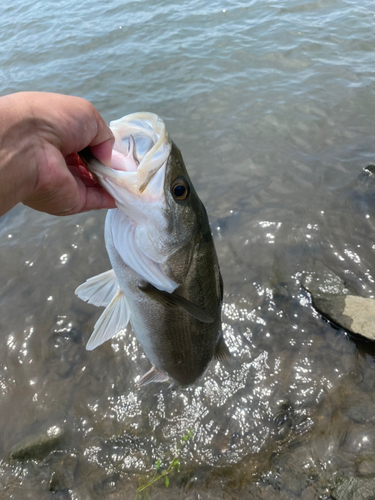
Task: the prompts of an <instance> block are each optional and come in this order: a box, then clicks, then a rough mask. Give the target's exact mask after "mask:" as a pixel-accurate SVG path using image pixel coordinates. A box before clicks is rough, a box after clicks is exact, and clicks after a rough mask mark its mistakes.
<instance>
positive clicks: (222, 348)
mask: <svg viewBox="0 0 375 500" xmlns="http://www.w3.org/2000/svg"><path fill="white" fill-rule="evenodd" d="M214 358H215V359H219V360H225V359H231V358H232V356H231V353H230V351H229V349H228V347H227V345H226V343H225V340H224V337H223V334H221V337H220V339H219V342H218V344H217V346H216V351H215V355H214Z"/></svg>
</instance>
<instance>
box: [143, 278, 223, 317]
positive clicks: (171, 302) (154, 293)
mask: <svg viewBox="0 0 375 500" xmlns="http://www.w3.org/2000/svg"><path fill="white" fill-rule="evenodd" d="M139 289H140V290H142V292H144V293H146V294H147V295H148V296H149V297H152V298H153V299H155V300H157V301H158V302H159V303H160V304H163V305H164V306H165V307H175V306H179V307H182V309H184V310H185V311H186V312H187V313H188V314H190V316H193V317H194V318H196V319H199V321H202V323H213V321H214V319H213V317H212V316H210V315H209V314H207V313H206V312H205V311H203V309H201V308H200V307H199V306H197V305H195V304H193V303H192V302H190V301H189V300H187V299H185V298H184V297H180V295H176V294H175V293H174V292H173V293H168V292H165V291H163V290H158V289H157V288H155V287H154V286H153V285H151V284H150V283H147V285H145V286H139Z"/></svg>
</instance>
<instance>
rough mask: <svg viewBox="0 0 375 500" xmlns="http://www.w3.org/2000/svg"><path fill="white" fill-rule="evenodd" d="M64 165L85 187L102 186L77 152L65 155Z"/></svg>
mask: <svg viewBox="0 0 375 500" xmlns="http://www.w3.org/2000/svg"><path fill="white" fill-rule="evenodd" d="M65 161H66V165H67V167H68V169H69V170H70V172H71V174H72V175H74V177H79V178H80V179H81V180H82V182H83V183H84V184H85V186H86V187H95V188H102V186H101V185H100V184H99V182H98V181H97V179H96V177H95V176H94V175H93V174H92V173H91V172H90V171H89V170H88V169H87V167H86V166H85V164H84V163H83V161H82V159H81V158H80V156H79V155H78V154H77V153H72V154H70V155H68V156H66V157H65Z"/></svg>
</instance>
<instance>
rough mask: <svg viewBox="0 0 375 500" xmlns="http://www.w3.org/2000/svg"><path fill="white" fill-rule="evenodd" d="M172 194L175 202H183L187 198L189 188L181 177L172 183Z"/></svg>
mask: <svg viewBox="0 0 375 500" xmlns="http://www.w3.org/2000/svg"><path fill="white" fill-rule="evenodd" d="M172 194H173V198H174V199H175V200H176V201H181V200H185V198H187V196H188V194H189V186H188V184H187V182H186V181H185V180H184V179H181V177H180V178H178V179H176V180H175V181H174V183H173V186H172Z"/></svg>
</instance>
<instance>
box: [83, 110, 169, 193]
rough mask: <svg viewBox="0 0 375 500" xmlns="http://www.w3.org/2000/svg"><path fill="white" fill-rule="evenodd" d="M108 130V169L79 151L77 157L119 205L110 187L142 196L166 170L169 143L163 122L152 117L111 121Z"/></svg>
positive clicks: (146, 114)
mask: <svg viewBox="0 0 375 500" xmlns="http://www.w3.org/2000/svg"><path fill="white" fill-rule="evenodd" d="M110 128H111V130H112V132H113V134H114V136H115V144H114V146H113V151H112V160H111V165H110V167H106V166H105V165H102V164H101V163H100V162H99V161H93V160H95V159H94V158H93V156H92V155H90V153H89V151H87V150H84V151H81V152H80V157H81V158H82V159H83V160H84V161H85V163H86V164H88V165H89V168H90V170H91V171H92V172H93V173H94V174H95V175H96V176H97V177H98V178H99V179H100V180H101V181H102V184H104V186H105V187H106V188H107V189H108V191H109V192H110V193H111V194H112V195H113V196H114V198H115V199H116V201H119V202H120V203H121V199H118V198H121V196H120V197H119V196H118V195H117V196H116V193H115V192H112V191H113V188H111V185H114V184H115V185H118V186H121V187H126V188H127V189H128V190H130V191H131V192H133V194H142V193H144V192H145V190H146V188H147V187H148V185H149V183H150V181H151V180H152V179H153V178H154V176H155V174H156V173H157V172H158V171H159V170H160V169H161V168H162V167H164V166H165V164H166V161H167V159H168V156H169V154H170V152H171V141H170V139H169V136H168V133H167V131H166V128H165V124H164V122H163V120H162V119H161V118H160V117H159V116H157V115H155V114H154V113H146V112H140V113H133V114H130V115H126V116H124V117H123V118H120V119H119V120H114V121H112V122H111V123H110ZM157 184H160V183H157ZM149 194H150V193H149Z"/></svg>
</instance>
